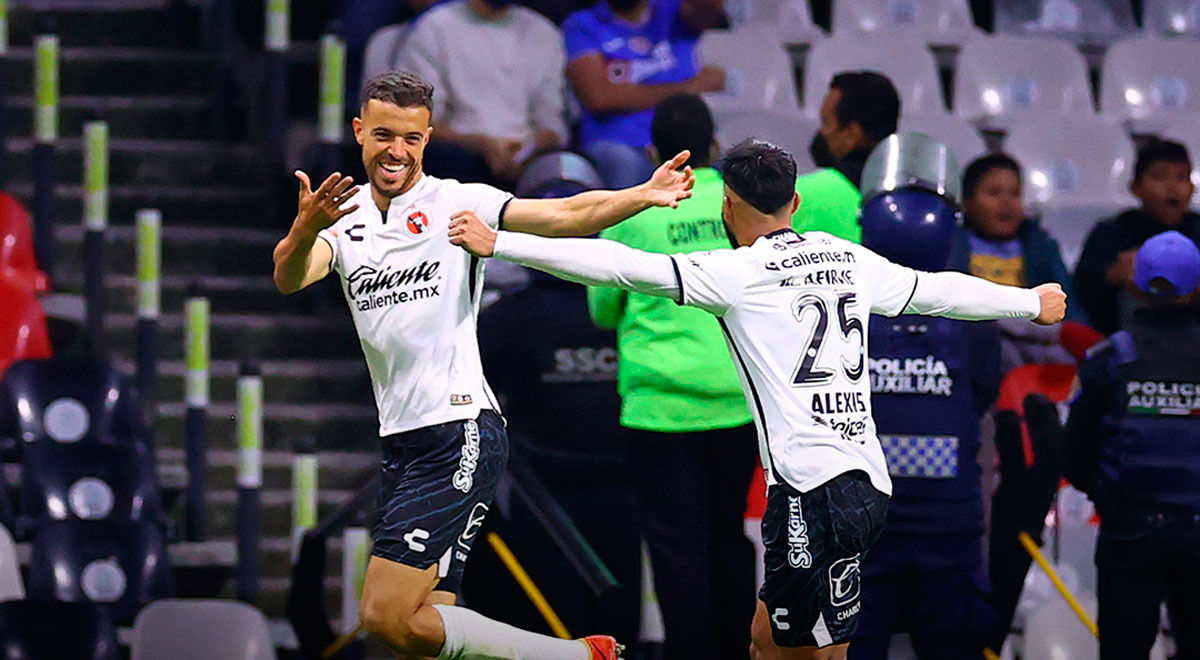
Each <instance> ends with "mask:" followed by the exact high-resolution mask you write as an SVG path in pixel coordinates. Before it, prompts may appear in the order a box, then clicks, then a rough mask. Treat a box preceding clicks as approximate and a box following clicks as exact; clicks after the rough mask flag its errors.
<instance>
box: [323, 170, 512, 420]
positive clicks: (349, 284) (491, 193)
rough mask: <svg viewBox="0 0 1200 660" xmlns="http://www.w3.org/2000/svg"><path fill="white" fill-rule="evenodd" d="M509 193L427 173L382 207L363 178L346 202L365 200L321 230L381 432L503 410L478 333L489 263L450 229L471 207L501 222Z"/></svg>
mask: <svg viewBox="0 0 1200 660" xmlns="http://www.w3.org/2000/svg"><path fill="white" fill-rule="evenodd" d="M511 198H512V196H511V195H509V194H508V193H506V192H503V191H500V190H497V189H495V188H492V187H490V186H485V185H483V184H477V183H459V182H458V181H453V180H449V179H437V178H434V177H431V176H429V175H423V176H422V177H421V179H420V180H419V181H418V182H417V184H416V185H415V186H414V187H413V188H412V189H411V190H409V191H408V192H407V193H405V194H403V195H400V196H398V197H395V198H393V199H392V200H391V204H390V206H389V207H388V209H387V211H386V212H381V211H380V210H379V208H378V207H377V206H376V205H375V202H374V200H373V199H372V198H371V189H370V185H364V186H362V188H361V189H360V190H359V192H358V193H357V194H356V195H355V196H354V198H353V199H352V200H349V201H348V202H346V203H347V204H358V205H359V208H358V209H357V210H355V211H354V212H353V213H350V214H349V215H346V216H345V217H343V218H342V219H341V220H338V221H337V222H336V223H335V224H334V225H333V226H332V227H330V228H328V229H326V230H324V231H322V232H321V233H320V236H321V238H323V239H325V241H327V242H328V243H329V244H330V246H331V247H332V248H333V253H334V256H333V264H332V268H333V270H334V271H335V272H336V273H337V274H338V275H339V277H340V280H341V285H342V290H343V293H344V294H345V297H346V302H347V304H349V306H350V315H351V317H353V319H354V327H355V329H356V330H357V331H358V338H359V342H360V343H361V345H362V349H363V355H364V356H365V357H366V360H367V367H368V369H369V370H370V373H371V383H372V386H373V389H374V391H375V403H376V405H377V406H378V407H379V434H380V436H386V435H391V434H393V433H401V432H403V431H409V430H412V429H417V428H421V427H425V426H431V425H433V424H442V423H445V422H451V421H456V420H460V419H474V418H475V417H477V416H478V415H479V411H480V410H481V409H492V410H495V411H497V412H499V410H500V408H499V406H498V405H497V404H496V398H495V396H494V395H493V394H492V392H491V389H490V388H489V387H488V385H487V383H486V382H485V381H484V378H483V368H482V366H481V364H480V360H479V345H478V342H477V339H476V324H475V321H476V315H477V314H478V312H479V300H480V290H481V289H482V287H483V264H482V263H481V261H480V260H479V259H477V258H475V257H472V256H471V255H469V254H467V253H466V252H465V251H464V250H463V249H461V248H459V247H456V246H454V245H451V244H450V242H449V241H448V240H447V238H446V232H447V228H448V227H449V224H450V216H451V214H453V213H456V212H458V211H461V210H464V209H472V210H474V211H475V212H476V213H478V214H479V216H480V217H481V218H483V220H484V221H485V222H487V223H488V224H489V225H491V226H492V227H498V226H499V224H500V215H501V213H502V211H503V208H504V206H505V204H507V203H508V201H509V200H510V199H511Z"/></svg>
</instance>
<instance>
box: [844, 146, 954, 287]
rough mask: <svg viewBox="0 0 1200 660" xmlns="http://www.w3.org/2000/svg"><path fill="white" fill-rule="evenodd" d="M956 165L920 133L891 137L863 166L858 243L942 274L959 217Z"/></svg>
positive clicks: (946, 151)
mask: <svg viewBox="0 0 1200 660" xmlns="http://www.w3.org/2000/svg"><path fill="white" fill-rule="evenodd" d="M961 191H962V183H961V180H960V175H959V170H958V161H957V159H956V158H955V157H954V154H953V153H952V152H951V151H950V150H949V149H948V148H947V147H946V145H944V144H942V143H941V142H938V141H937V140H934V139H933V138H931V137H929V136H928V135H924V134H921V133H909V132H904V133H895V134H893V135H889V136H888V137H887V138H884V140H883V141H882V142H880V143H879V144H878V145H876V147H875V149H874V150H872V151H871V155H870V156H869V157H868V158H867V163H866V165H865V166H864V168H863V177H862V194H863V203H862V208H861V210H860V211H859V222H860V223H861V224H862V238H863V245H865V246H867V247H868V248H870V249H871V250H873V251H875V252H877V253H879V254H880V255H882V256H884V257H887V258H888V259H890V260H891V261H894V262H896V263H898V264H902V265H904V266H908V267H910V268H916V269H918V270H942V269H943V268H945V267H946V261H947V260H948V259H949V258H950V249H951V246H952V245H953V242H954V232H955V228H956V227H957V226H958V223H959V221H960V219H961V214H960V213H959V209H958V201H959V197H960V195H961Z"/></svg>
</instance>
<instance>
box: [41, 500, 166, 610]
mask: <svg viewBox="0 0 1200 660" xmlns="http://www.w3.org/2000/svg"><path fill="white" fill-rule="evenodd" d="M26 591H27V592H28V594H29V596H30V597H31V598H42V599H49V600H65V601H71V602H87V603H94V604H97V605H101V606H104V607H105V608H107V609H108V610H109V614H111V615H112V617H113V621H114V622H116V624H117V625H121V626H127V625H130V624H132V623H133V618H134V616H136V615H137V613H138V610H140V609H141V608H142V607H143V606H144V605H145V604H146V603H149V602H150V601H152V600H157V599H159V598H166V597H169V596H173V595H174V591H175V585H174V579H173V578H172V576H171V570H170V567H169V566H168V565H167V549H166V541H165V539H164V534H163V531H162V528H161V527H160V526H159V525H157V524H148V523H139V522H117V521H110V520H51V521H44V522H42V523H39V524H38V527H37V531H36V533H35V534H34V537H33V553H32V557H31V559H30V562H29V582H28V583H27V584H26Z"/></svg>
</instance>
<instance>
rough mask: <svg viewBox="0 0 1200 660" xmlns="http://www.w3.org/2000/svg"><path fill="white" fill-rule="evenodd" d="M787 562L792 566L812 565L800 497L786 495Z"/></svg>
mask: <svg viewBox="0 0 1200 660" xmlns="http://www.w3.org/2000/svg"><path fill="white" fill-rule="evenodd" d="M787 542H788V564H789V565H791V567H792V568H810V567H812V553H811V552H809V551H808V523H806V522H804V511H802V510H801V509H800V497H799V496H798V495H793V496H789V497H788V520H787Z"/></svg>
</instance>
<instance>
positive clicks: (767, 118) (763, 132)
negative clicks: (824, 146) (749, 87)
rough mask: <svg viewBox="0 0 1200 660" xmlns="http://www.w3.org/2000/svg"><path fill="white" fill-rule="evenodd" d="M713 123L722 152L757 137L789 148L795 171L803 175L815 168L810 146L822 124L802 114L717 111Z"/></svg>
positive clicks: (760, 111)
mask: <svg viewBox="0 0 1200 660" xmlns="http://www.w3.org/2000/svg"><path fill="white" fill-rule="evenodd" d="M713 121H714V122H716V125H717V141H718V142H720V143H721V148H722V150H725V149H728V148H729V147H732V146H733V145H735V144H737V143H738V142H741V141H742V140H744V139H746V138H748V137H756V138H759V139H762V140H766V141H768V142H773V143H775V144H777V145H779V146H781V147H783V148H784V149H787V150H788V152H790V153H791V154H792V157H793V158H795V159H796V171H797V172H799V173H800V174H804V173H806V172H810V171H812V170H813V169H816V166H815V165H814V164H813V162H812V157H811V156H809V154H808V145H809V143H810V142H811V141H812V137H813V135H814V134H815V133H816V132H817V128H818V127H819V126H820V123H819V122H818V121H817V120H815V119H813V118H811V117H806V116H805V115H803V114H801V113H800V112H799V111H796V112H779V111H775V110H740V111H734V112H717V113H714V115H713Z"/></svg>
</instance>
